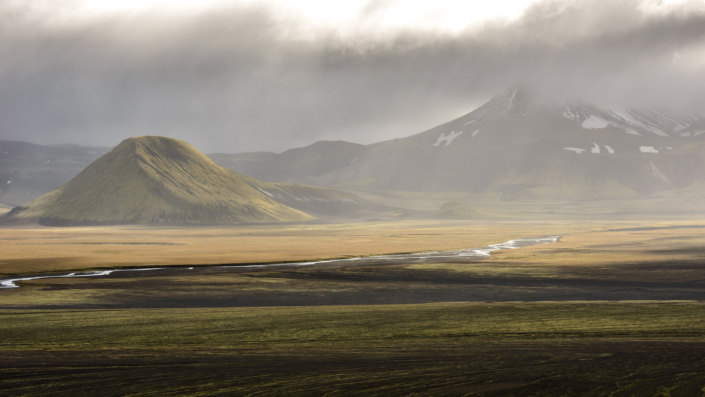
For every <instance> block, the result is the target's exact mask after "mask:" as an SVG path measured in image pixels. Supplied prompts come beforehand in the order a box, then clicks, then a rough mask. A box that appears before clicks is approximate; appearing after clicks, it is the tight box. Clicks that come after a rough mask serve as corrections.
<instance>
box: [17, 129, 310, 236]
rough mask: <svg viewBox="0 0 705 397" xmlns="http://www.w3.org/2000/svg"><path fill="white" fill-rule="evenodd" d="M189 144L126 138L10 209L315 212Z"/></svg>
mask: <svg viewBox="0 0 705 397" xmlns="http://www.w3.org/2000/svg"><path fill="white" fill-rule="evenodd" d="M257 183H258V181H256V180H253V179H252V178H250V177H247V176H244V175H240V174H238V173H235V172H232V171H229V170H227V169H224V168H222V167H220V166H218V165H217V164H215V163H214V162H213V161H212V160H210V159H209V158H207V157H206V156H205V155H203V154H201V153H200V152H198V151H197V150H196V149H194V148H193V147H191V146H190V145H189V144H187V143H186V142H183V141H179V140H176V139H171V138H164V137H152V136H143V137H136V138H130V139H126V140H124V141H123V142H122V143H120V144H119V145H118V146H116V147H115V148H114V149H113V150H111V151H110V152H109V153H107V154H105V155H104V156H102V157H100V158H99V159H98V160H96V161H95V162H94V163H92V164H91V165H90V166H88V167H87V168H86V169H85V170H83V171H82V172H81V173H80V174H78V175H77V176H76V177H75V178H73V179H72V180H70V181H69V182H67V183H66V184H64V185H62V186H61V187H60V188H58V189H56V190H54V191H52V192H50V193H47V194H45V195H44V196H42V197H39V198H37V199H35V200H33V201H31V202H30V203H28V204H27V205H25V206H23V207H21V208H17V209H15V210H13V211H12V212H11V213H10V214H9V215H8V217H10V218H14V219H37V220H38V221H39V222H40V223H41V224H45V225H75V224H136V223H158V224H219V223H242V222H275V221H302V220H308V219H312V218H313V217H312V216H310V215H308V214H305V213H303V212H301V211H298V210H295V209H293V208H290V207H287V206H285V205H283V204H281V203H279V202H277V201H275V200H273V199H272V198H270V197H268V196H267V195H266V194H264V193H262V192H261V191H260V190H258V189H256V188H255V187H253V185H256V184H257Z"/></svg>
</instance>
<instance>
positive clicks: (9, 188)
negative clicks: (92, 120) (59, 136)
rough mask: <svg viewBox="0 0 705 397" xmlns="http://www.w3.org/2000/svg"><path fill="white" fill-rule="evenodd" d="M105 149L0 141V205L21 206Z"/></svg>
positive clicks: (53, 186) (103, 152)
mask: <svg viewBox="0 0 705 397" xmlns="http://www.w3.org/2000/svg"><path fill="white" fill-rule="evenodd" d="M109 150H110V148H105V147H85V146H77V145H53V146H49V145H36V144H33V143H28V142H18V141H0V203H2V204H6V205H10V206H17V205H22V204H25V203H26V202H28V201H31V200H33V199H35V198H37V197H39V196H41V195H43V194H44V193H47V192H50V191H52V190H54V189H56V188H58V187H59V186H61V185H63V184H64V183H66V182H68V181H69V180H70V179H71V178H73V177H74V176H76V175H78V173H79V172H81V171H82V170H83V169H84V168H86V167H87V166H88V165H89V164H90V163H92V162H93V161H95V160H96V159H97V158H98V157H100V156H102V155H103V154H105V153H107V152H108V151H109Z"/></svg>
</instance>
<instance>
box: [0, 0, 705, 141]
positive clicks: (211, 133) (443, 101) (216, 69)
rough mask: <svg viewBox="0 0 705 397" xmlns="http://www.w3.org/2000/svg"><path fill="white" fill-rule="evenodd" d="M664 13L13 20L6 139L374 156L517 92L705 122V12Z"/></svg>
mask: <svg viewBox="0 0 705 397" xmlns="http://www.w3.org/2000/svg"><path fill="white" fill-rule="evenodd" d="M659 4H660V3H654V2H648V1H637V0H632V1H629V0H627V1H619V2H614V1H608V0H598V1H595V0H589V1H588V0H583V1H555V0H551V1H539V2H537V3H535V4H534V5H533V6H531V7H529V8H528V9H527V10H526V11H525V12H524V14H523V15H522V16H521V17H520V18H518V19H515V20H512V21H506V20H495V21H486V22H485V23H484V24H483V25H481V26H473V27H470V28H467V29H466V30H465V31H463V32H460V33H452V34H451V33H447V32H441V31H439V32H433V31H428V30H424V31H415V30H413V29H403V30H397V31H386V32H384V33H382V32H374V33H370V32H365V31H364V30H360V31H359V32H356V33H354V34H350V33H347V34H344V35H343V34H340V33H339V32H336V30H334V29H319V30H314V31H312V30H311V29H310V27H308V26H307V25H306V21H305V20H297V19H282V18H281V17H280V16H279V15H277V13H276V10H274V9H273V8H268V7H265V6H248V7H244V6H242V7H236V6H231V7H228V8H220V9H217V10H215V9H214V10H212V11H204V12H200V13H198V14H197V15H176V16H174V15H172V16H164V15H161V16H160V15H158V14H155V13H143V14H139V15H131V16H130V17H126V16H122V17H117V16H113V17H103V18H99V19H94V20H91V21H89V22H84V23H80V24H74V25H70V24H56V23H54V24H52V23H49V22H48V21H47V20H45V19H42V18H39V17H36V16H34V15H33V14H32V13H31V12H29V11H28V10H24V11H23V10H22V9H18V8H17V7H15V8H12V9H10V8H9V7H7V9H5V10H1V9H0V21H2V22H4V23H0V26H3V27H1V28H0V58H1V59H3V63H2V64H1V65H0V137H1V139H13V140H26V141H32V142H38V143H65V142H72V143H81V144H86V145H114V144H116V143H117V142H119V141H120V140H122V139H124V138H126V137H129V136H134V135H147V134H148V135H166V136H172V137H176V138H181V139H184V140H187V141H189V142H191V143H192V144H194V145H195V146H196V147H197V148H199V149H201V150H203V151H205V152H216V151H220V152H242V151H254V150H269V151H281V150H285V149H288V148H291V147H295V146H302V145H306V144H310V143H312V142H314V141H317V140H321V139H345V140H349V141H353V142H360V143H371V142H376V141H380V140H385V139H392V138H396V137H403V136H408V135H411V134H413V133H417V132H420V131H422V130H424V129H426V128H430V127H433V126H435V125H436V124H439V123H442V122H445V121H448V120H449V119H450V118H453V117H457V116H460V115H462V114H464V113H466V112H468V111H470V110H472V109H473V108H474V107H475V106H477V105H479V104H481V103H482V101H483V100H486V99H487V98H488V97H490V96H491V95H493V94H495V93H497V92H498V91H500V90H502V89H505V88H506V87H508V86H510V85H512V84H515V83H521V84H525V85H529V86H532V87H534V89H536V90H538V91H543V93H545V94H557V95H562V96H568V97H576V98H584V99H586V100H591V101H600V102H615V103H620V104H625V105H630V106H647V107H652V106H656V107H670V108H674V109H676V110H679V111H685V112H690V113H703V112H705V6H704V5H703V4H704V3H703V2H698V1H692V2H684V3H680V4H679V5H677V6H671V7H658V6H659ZM369 9H374V7H372V8H369ZM372 14H373V12H372ZM367 17H370V18H371V17H373V16H365V15H362V16H360V18H363V19H364V18H367ZM297 32H306V33H307V34H305V35H303V34H300V35H299V34H296V33H297Z"/></svg>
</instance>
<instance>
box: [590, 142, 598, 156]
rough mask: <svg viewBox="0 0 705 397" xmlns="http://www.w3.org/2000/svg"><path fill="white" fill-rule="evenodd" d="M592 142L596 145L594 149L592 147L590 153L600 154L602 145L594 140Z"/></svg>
mask: <svg viewBox="0 0 705 397" xmlns="http://www.w3.org/2000/svg"><path fill="white" fill-rule="evenodd" d="M592 144H593V145H595V146H594V147H593V148H592V149H590V153H595V154H600V145H598V144H597V143H595V142H593V143H592Z"/></svg>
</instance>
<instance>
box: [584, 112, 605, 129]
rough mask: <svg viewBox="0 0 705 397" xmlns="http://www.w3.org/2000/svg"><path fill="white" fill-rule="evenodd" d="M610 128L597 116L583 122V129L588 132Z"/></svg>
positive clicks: (591, 116)
mask: <svg viewBox="0 0 705 397" xmlns="http://www.w3.org/2000/svg"><path fill="white" fill-rule="evenodd" d="M607 127H609V123H608V122H607V121H606V120H603V119H601V118H599V117H597V116H595V115H590V117H588V118H587V119H585V121H583V128H587V129H588V130H596V129H602V128H607Z"/></svg>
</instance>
